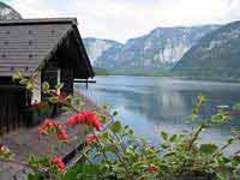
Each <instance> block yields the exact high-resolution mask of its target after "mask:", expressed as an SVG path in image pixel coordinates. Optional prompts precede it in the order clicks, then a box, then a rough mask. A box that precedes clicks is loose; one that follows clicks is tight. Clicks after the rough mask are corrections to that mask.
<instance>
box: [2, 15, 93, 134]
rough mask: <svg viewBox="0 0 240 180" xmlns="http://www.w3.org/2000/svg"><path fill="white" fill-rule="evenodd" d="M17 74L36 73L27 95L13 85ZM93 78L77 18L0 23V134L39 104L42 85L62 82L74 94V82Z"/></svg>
mask: <svg viewBox="0 0 240 180" xmlns="http://www.w3.org/2000/svg"><path fill="white" fill-rule="evenodd" d="M17 71H20V72H22V73H23V74H24V75H25V76H31V75H32V74H33V73H34V72H35V71H39V73H38V76H36V77H35V79H34V84H35V87H36V88H35V89H34V91H33V93H31V95H30V96H29V92H27V90H26V89H25V88H24V87H22V86H20V85H16V84H14V83H13V82H12V75H13V73H15V72H17ZM93 76H94V72H93V69H92V66H91V64H90V61H89V58H88V55H87V53H86V50H85V48H84V45H83V42H82V39H81V36H80V33H79V31H78V28H77V19H76V18H50V19H21V20H10V21H0V131H1V133H3V132H6V131H9V130H11V129H15V128H17V127H18V126H20V125H21V124H22V121H24V112H25V110H26V109H28V108H29V107H30V105H31V103H32V102H41V101H42V98H43V93H42V90H41V84H42V82H44V81H48V82H50V85H56V84H58V83H64V87H63V88H62V91H64V92H65V93H67V94H69V93H73V83H74V79H88V78H92V77H93Z"/></svg>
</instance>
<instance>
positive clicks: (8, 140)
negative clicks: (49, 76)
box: [0, 94, 103, 179]
mask: <svg viewBox="0 0 240 180" xmlns="http://www.w3.org/2000/svg"><path fill="white" fill-rule="evenodd" d="M79 95H80V94H79ZM82 99H83V102H84V104H85V106H84V110H92V109H97V111H102V112H103V110H101V109H100V108H98V107H96V106H95V105H94V103H93V102H91V101H90V100H89V99H87V98H85V97H83V96H82ZM70 115H71V113H67V114H62V115H60V116H58V117H57V118H56V119H58V120H59V121H65V120H66V119H67V117H69V116H70ZM69 136H70V141H69V142H68V143H67V144H66V145H64V147H62V148H57V149H56V150H55V151H54V152H53V151H52V149H51V147H52V146H57V145H58V143H57V141H56V139H55V138H54V137H43V138H41V139H40V138H39V136H38V134H37V127H34V128H28V129H27V128H21V129H17V130H15V131H13V132H10V133H8V134H6V135H4V136H3V137H1V139H0V142H1V144H5V145H6V146H7V147H9V149H11V151H12V152H13V153H14V154H15V155H16V157H15V159H16V160H18V161H26V160H27V159H28V158H29V155H31V154H34V155H59V156H61V157H62V158H64V157H66V158H65V159H64V160H66V161H67V160H68V158H69V157H71V155H70V156H69V154H70V153H71V152H72V151H73V150H74V149H76V148H77V147H78V146H79V145H80V144H81V142H82V141H83V139H84V137H85V132H84V127H83V126H78V127H76V128H73V129H71V131H70V132H69ZM0 169H3V171H2V172H0V179H6V178H7V179H10V177H13V176H14V174H16V173H17V172H18V174H17V177H18V178H17V179H23V178H22V174H21V173H20V174H19V172H22V171H19V170H21V169H24V168H23V167H20V166H16V165H13V164H6V163H3V162H0Z"/></svg>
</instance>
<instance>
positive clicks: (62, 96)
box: [51, 91, 67, 101]
mask: <svg viewBox="0 0 240 180" xmlns="http://www.w3.org/2000/svg"><path fill="white" fill-rule="evenodd" d="M51 95H52V96H54V97H57V98H58V99H59V100H61V101H64V100H65V98H66V97H67V96H66V93H64V92H60V93H58V92H56V91H52V92H51Z"/></svg>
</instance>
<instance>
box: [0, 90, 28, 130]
mask: <svg viewBox="0 0 240 180" xmlns="http://www.w3.org/2000/svg"><path fill="white" fill-rule="evenodd" d="M0 104H1V108H0V133H1V134H3V133H5V132H9V131H10V130H13V129H16V128H17V127H20V126H21V125H22V124H23V112H24V110H25V104H26V91H25V89H23V88H20V87H15V86H13V85H1V86H0Z"/></svg>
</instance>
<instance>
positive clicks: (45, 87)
mask: <svg viewBox="0 0 240 180" xmlns="http://www.w3.org/2000/svg"><path fill="white" fill-rule="evenodd" d="M49 88H50V85H49V83H48V82H46V81H44V82H43V83H42V90H43V92H44V93H46V92H48V90H49Z"/></svg>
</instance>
